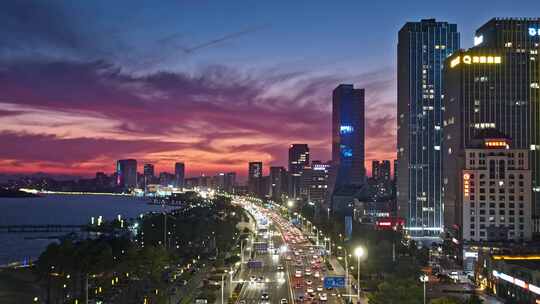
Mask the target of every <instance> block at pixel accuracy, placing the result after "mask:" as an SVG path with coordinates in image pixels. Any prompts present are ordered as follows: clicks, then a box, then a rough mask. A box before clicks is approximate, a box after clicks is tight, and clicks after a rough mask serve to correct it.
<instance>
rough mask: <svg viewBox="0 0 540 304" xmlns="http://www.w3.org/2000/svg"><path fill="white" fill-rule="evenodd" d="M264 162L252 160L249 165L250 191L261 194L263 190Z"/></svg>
mask: <svg viewBox="0 0 540 304" xmlns="http://www.w3.org/2000/svg"><path fill="white" fill-rule="evenodd" d="M262 177H263V164H262V162H250V163H249V167H248V191H249V192H250V193H253V194H256V195H258V196H261V194H262V193H261V192H262V189H261V188H262V186H263V185H262Z"/></svg>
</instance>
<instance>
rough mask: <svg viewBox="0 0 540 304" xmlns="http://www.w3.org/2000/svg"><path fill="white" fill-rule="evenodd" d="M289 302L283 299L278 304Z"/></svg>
mask: <svg viewBox="0 0 540 304" xmlns="http://www.w3.org/2000/svg"><path fill="white" fill-rule="evenodd" d="M288 303H289V301H287V299H285V298H283V299H281V300H280V301H279V304H288Z"/></svg>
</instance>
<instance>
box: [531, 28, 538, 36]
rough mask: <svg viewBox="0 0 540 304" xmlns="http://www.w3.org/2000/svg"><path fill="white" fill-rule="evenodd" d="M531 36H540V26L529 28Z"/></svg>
mask: <svg viewBox="0 0 540 304" xmlns="http://www.w3.org/2000/svg"><path fill="white" fill-rule="evenodd" d="M529 36H532V37H534V36H540V27H538V28H537V27H530V28H529Z"/></svg>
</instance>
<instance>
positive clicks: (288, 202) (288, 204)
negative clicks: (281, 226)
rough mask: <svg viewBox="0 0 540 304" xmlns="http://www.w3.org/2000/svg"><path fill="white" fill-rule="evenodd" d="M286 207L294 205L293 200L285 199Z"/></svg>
mask: <svg viewBox="0 0 540 304" xmlns="http://www.w3.org/2000/svg"><path fill="white" fill-rule="evenodd" d="M287 207H289V208H292V207H294V201H293V200H288V201H287Z"/></svg>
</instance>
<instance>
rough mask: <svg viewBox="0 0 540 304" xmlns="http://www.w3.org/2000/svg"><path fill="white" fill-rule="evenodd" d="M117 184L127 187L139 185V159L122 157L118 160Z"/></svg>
mask: <svg viewBox="0 0 540 304" xmlns="http://www.w3.org/2000/svg"><path fill="white" fill-rule="evenodd" d="M116 185H117V186H120V187H123V188H125V189H127V188H136V187H137V160H135V159H121V160H119V161H117V162H116Z"/></svg>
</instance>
